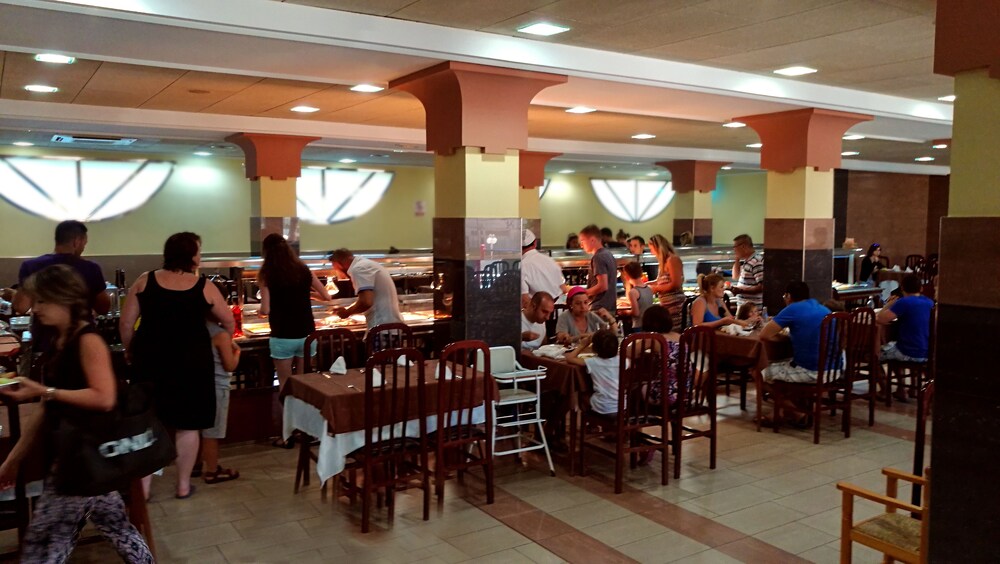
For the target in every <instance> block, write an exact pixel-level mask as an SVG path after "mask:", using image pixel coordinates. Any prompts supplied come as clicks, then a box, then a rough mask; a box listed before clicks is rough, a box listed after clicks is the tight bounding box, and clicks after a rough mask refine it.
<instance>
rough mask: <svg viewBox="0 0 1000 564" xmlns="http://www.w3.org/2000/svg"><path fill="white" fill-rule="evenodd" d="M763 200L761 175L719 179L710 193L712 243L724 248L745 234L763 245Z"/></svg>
mask: <svg viewBox="0 0 1000 564" xmlns="http://www.w3.org/2000/svg"><path fill="white" fill-rule="evenodd" d="M766 199H767V173H765V172H754V173H746V174H727V175H722V176H719V180H718V181H717V182H716V187H715V192H713V193H712V242H714V243H715V244H716V245H726V244H729V243H730V242H732V240H733V237H735V236H737V235H740V234H742V233H746V234H747V235H750V237H751V238H752V239H753V241H754V243H757V244H763V243H764V208H765V205H766Z"/></svg>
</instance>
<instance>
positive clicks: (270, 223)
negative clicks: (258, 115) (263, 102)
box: [226, 133, 319, 256]
mask: <svg viewBox="0 0 1000 564" xmlns="http://www.w3.org/2000/svg"><path fill="white" fill-rule="evenodd" d="M317 139H319V137H295V136H291V135H265V134H259V133H236V134H234V135H230V136H229V137H226V141H229V142H230V143H234V144H236V145H238V146H239V147H240V148H241V149H243V154H244V156H245V157H246V161H245V163H246V175H247V178H248V179H249V180H250V254H251V255H253V256H260V248H261V241H263V240H264V237H267V236H268V235H270V234H271V233H280V234H281V235H283V236H284V237H285V238H286V239H288V242H289V244H291V245H292V246H293V247H294V248H295V249H298V246H299V219H298V211H297V210H296V201H295V183H296V180H295V179H296V178H298V177H299V176H300V175H301V174H302V149H303V148H305V146H306V145H308V144H309V143H311V142H313V141H316V140H317Z"/></svg>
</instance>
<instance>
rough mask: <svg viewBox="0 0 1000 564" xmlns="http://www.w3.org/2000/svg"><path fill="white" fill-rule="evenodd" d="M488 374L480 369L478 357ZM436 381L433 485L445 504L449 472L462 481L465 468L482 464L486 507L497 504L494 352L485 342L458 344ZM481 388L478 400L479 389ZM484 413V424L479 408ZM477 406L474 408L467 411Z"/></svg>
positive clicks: (443, 359)
mask: <svg viewBox="0 0 1000 564" xmlns="http://www.w3.org/2000/svg"><path fill="white" fill-rule="evenodd" d="M479 354H481V355H482V358H483V360H482V366H483V370H481V371H480V370H476V368H475V362H476V358H477V355H479ZM437 379H438V381H439V385H438V393H437V429H436V431H435V432H434V434H433V435H432V436H431V442H432V443H433V445H434V449H435V459H434V487H435V492H436V493H437V496H438V503H442V502H444V481H445V476H446V475H447V473H448V472H450V471H453V470H454V471H457V472H458V475H459V477H460V478H461V477H462V475H463V473H464V472H465V470H467V469H469V468H472V467H475V466H482V467H483V473H484V474H485V478H486V503H493V442H492V440H491V436H492V429H493V409H492V407H491V403H492V402H493V401H494V400H495V398H494V397H493V389H494V384H493V377H492V376H491V373H490V349H489V345H487V344H486V343H484V342H483V341H472V340H467V341H458V342H456V343H451V344H450V345H448V346H446V347H445V348H444V350H442V351H441V355H440V359H439V360H438V368H437ZM477 387H479V388H480V389H481V391H480V393H481V394H482V395H481V396H477V394H476V388H477ZM480 405H481V406H482V407H483V408H484V409H485V412H486V413H485V421H484V422H483V423H476V422H475V420H474V417H473V415H474V413H475V408H478V407H479V406H480ZM467 406H472V407H467Z"/></svg>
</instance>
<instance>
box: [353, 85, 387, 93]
mask: <svg viewBox="0 0 1000 564" xmlns="http://www.w3.org/2000/svg"><path fill="white" fill-rule="evenodd" d="M351 90H353V91H355V92H381V91H383V90H385V88H383V87H381V86H375V85H374V84H358V85H357V86H352V87H351Z"/></svg>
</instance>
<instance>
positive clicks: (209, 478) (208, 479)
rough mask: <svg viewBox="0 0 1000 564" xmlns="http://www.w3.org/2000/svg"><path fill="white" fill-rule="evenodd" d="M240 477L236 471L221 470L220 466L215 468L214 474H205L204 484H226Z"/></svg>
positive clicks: (229, 469)
mask: <svg viewBox="0 0 1000 564" xmlns="http://www.w3.org/2000/svg"><path fill="white" fill-rule="evenodd" d="M239 477H240V473H239V471H238V470H233V469H231V468H223V467H222V466H216V467H215V472H205V478H204V479H205V483H206V484H218V483H221V482H228V481H230V480H235V479H236V478H239Z"/></svg>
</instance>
